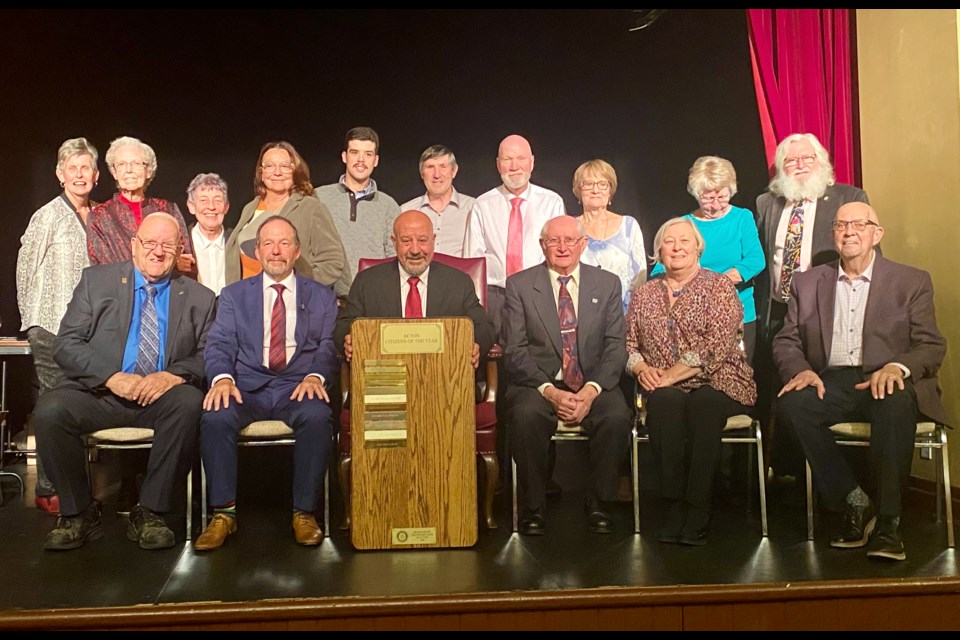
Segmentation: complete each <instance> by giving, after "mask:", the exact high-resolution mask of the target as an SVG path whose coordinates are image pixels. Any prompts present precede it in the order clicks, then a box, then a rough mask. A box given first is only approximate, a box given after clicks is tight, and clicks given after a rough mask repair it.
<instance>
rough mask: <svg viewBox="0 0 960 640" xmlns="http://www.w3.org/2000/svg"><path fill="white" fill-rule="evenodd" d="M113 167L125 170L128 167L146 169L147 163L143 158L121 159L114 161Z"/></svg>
mask: <svg viewBox="0 0 960 640" xmlns="http://www.w3.org/2000/svg"><path fill="white" fill-rule="evenodd" d="M113 168H114V169H117V170H118V171H125V170H126V169H133V170H137V169H146V168H147V163H146V162H144V161H143V160H120V161H118V162H114V163H113Z"/></svg>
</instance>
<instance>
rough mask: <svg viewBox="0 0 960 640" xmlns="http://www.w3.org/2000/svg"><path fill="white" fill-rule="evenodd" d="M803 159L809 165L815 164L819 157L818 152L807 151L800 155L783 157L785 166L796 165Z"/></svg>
mask: <svg viewBox="0 0 960 640" xmlns="http://www.w3.org/2000/svg"><path fill="white" fill-rule="evenodd" d="M801 160H803V164H805V165H809V164H813V163H814V162H817V161H818V160H819V158H817V154H815V153H805V154H803V155H800V156H790V157H787V158H784V159H783V166H784V168H786V167H796V166H798V165H799V164H800V161H801Z"/></svg>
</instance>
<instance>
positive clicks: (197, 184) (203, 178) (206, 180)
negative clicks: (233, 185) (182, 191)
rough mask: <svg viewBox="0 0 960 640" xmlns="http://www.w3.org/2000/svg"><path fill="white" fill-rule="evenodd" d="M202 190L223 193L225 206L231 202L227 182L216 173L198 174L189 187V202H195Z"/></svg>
mask: <svg viewBox="0 0 960 640" xmlns="http://www.w3.org/2000/svg"><path fill="white" fill-rule="evenodd" d="M200 189H218V190H219V191H220V192H221V193H223V202H224V204H226V203H229V202H230V197H229V196H228V195H227V182H226V180H224V179H223V178H221V177H220V176H219V175H218V174H216V173H198V174H197V175H196V177H194V179H193V180H191V181H190V186H188V187H187V201H188V202H194V201H195V198H196V195H197V191H199V190H200Z"/></svg>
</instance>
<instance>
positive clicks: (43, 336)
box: [27, 327, 66, 496]
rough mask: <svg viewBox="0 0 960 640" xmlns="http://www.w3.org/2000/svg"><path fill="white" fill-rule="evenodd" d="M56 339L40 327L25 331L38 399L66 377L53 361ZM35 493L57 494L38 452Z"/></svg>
mask: <svg viewBox="0 0 960 640" xmlns="http://www.w3.org/2000/svg"><path fill="white" fill-rule="evenodd" d="M56 337H57V336H56V335H55V334H53V333H50V332H49V331H47V330H46V329H43V328H41V327H30V328H29V329H27V341H28V342H30V351H31V352H32V353H33V367H34V369H35V370H36V372H37V380H38V381H39V382H40V391H39V395H38V397H39V396H43V395H44V394H45V393H47V392H48V391H50V390H51V389H53V388H54V387H55V386H57V384H59V383H60V381H61V380H63V379H64V378H65V377H66V376H65V375H64V374H63V371H62V370H61V369H60V367H59V366H58V365H57V363H56V362H54V360H53V341H54V339H55V338H56ZM39 448H40V445H39V444H37V449H38V450H39ZM35 493H36V495H38V496H52V495H55V494H56V493H57V490H56V488H55V487H54V486H53V483H52V482H51V481H50V478H48V477H47V473H46V471H44V469H43V463H42V462H41V459H40V453H39V451H38V452H37V487H36V490H35Z"/></svg>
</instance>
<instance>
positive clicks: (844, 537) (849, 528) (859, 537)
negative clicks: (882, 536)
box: [830, 503, 877, 549]
mask: <svg viewBox="0 0 960 640" xmlns="http://www.w3.org/2000/svg"><path fill="white" fill-rule="evenodd" d="M876 525H877V515H876V513H875V511H874V509H873V504H872V503H871V504H868V505H867V506H865V507H854V506H852V505H847V508H846V510H845V511H844V512H843V524H842V525H841V529H840V535H838V536H836V537H835V538H833V539H832V540H831V541H830V546H831V547H836V548H837V549H856V548H858V547H862V546H864V545H865V544H867V540H868V539H869V538H870V534H871V533H872V532H873V529H874V527H876Z"/></svg>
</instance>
